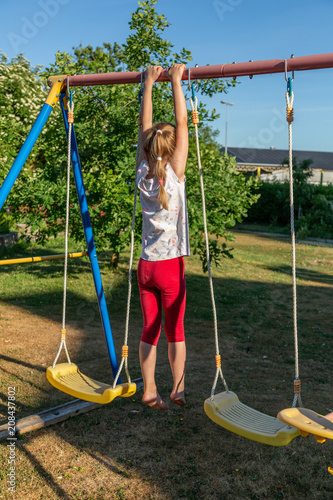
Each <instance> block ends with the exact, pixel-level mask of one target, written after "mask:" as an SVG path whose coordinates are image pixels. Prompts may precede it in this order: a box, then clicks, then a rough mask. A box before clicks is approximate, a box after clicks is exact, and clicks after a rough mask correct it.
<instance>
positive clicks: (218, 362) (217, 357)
mask: <svg viewBox="0 0 333 500" xmlns="http://www.w3.org/2000/svg"><path fill="white" fill-rule="evenodd" d="M215 362H216V368H221V355H220V354H217V355H216V356H215Z"/></svg>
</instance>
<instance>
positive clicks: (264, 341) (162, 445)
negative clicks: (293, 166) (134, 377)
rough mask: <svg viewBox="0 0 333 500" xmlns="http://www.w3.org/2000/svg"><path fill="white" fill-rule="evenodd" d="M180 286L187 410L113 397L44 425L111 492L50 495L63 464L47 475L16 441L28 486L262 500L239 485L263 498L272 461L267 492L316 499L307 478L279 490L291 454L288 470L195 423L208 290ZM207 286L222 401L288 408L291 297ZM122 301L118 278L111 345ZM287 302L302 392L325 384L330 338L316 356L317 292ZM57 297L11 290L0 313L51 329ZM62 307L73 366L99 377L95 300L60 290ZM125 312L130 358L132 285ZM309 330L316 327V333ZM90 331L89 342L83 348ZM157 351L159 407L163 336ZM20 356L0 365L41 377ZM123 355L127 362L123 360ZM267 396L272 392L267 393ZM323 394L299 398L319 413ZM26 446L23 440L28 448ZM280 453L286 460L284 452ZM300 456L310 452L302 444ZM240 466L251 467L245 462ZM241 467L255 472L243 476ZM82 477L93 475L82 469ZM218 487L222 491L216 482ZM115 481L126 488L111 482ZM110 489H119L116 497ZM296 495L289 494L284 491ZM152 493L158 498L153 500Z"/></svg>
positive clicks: (199, 284)
mask: <svg viewBox="0 0 333 500" xmlns="http://www.w3.org/2000/svg"><path fill="white" fill-rule="evenodd" d="M52 267H53V266H52ZM288 269H290V268H288V266H285V268H282V271H281V268H276V269H273V270H274V271H277V272H286V273H287V272H288ZM315 274H316V275H317V281H318V282H322V281H320V280H323V279H324V280H328V276H326V275H324V274H323V273H315ZM186 280H187V311H186V332H187V345H188V369H187V387H188V391H189V396H188V405H187V407H186V408H184V409H183V408H178V407H177V408H174V407H171V408H170V410H169V411H167V412H156V411H155V412H154V410H151V409H149V408H146V407H143V405H142V404H141V402H140V395H139V394H136V395H135V396H134V397H133V398H128V400H125V399H121V398H119V399H117V400H115V402H114V403H113V404H111V405H107V406H105V407H104V408H101V409H99V410H98V411H94V412H91V413H90V414H86V415H84V416H83V415H81V416H78V417H75V419H71V420H68V421H66V423H65V424H63V425H61V426H60V425H56V426H54V427H53V428H52V432H50V431H49V430H48V429H46V430H45V431H44V434H43V439H46V438H47V437H48V436H50V437H49V439H50V440H51V439H52V437H51V436H52V433H56V434H57V436H58V437H59V439H61V440H63V441H65V442H67V443H68V444H70V446H71V447H72V448H73V449H75V451H74V450H73V449H72V452H73V455H74V454H77V455H78V456H82V457H85V456H88V457H90V458H91V459H92V461H93V462H97V463H98V464H99V465H100V466H101V467H102V469H103V471H104V473H105V474H109V476H107V481H108V482H109V481H110V480H112V479H113V480H114V481H115V485H112V488H114V489H113V490H112V491H113V493H112V494H113V495H114V496H113V497H112V496H110V495H109V496H107V494H108V493H105V496H104V497H103V496H100V497H99V496H98V495H103V493H101V492H99V491H98V489H97V486H96V487H95V488H96V489H94V490H92V491H91V492H89V495H90V496H87V495H88V492H84V486H82V487H81V486H80V485H79V483H78V482H76V483H75V484H76V486H77V487H78V490H79V488H81V493H80V491H77V493H75V494H76V495H77V496H75V497H74V496H73V490H70V489H68V490H67V488H71V486H66V487H65V486H59V485H58V483H57V481H56V479H55V478H56V477H57V474H58V472H57V471H58V469H57V467H64V465H61V464H63V463H66V464H67V465H66V467H70V466H69V465H68V464H69V463H70V462H69V458H68V459H67V462H63V459H62V458H61V457H57V456H55V458H54V461H55V464H56V466H52V465H51V464H50V460H49V461H48V463H47V465H46V466H44V465H43V464H42V462H41V460H40V459H37V458H36V456H35V455H34V453H33V451H31V450H32V444H30V445H29V450H27V447H26V446H25V445H24V439H26V438H24V437H23V441H22V452H24V453H25V454H26V457H27V459H28V460H29V461H30V463H31V466H32V467H33V468H34V469H36V470H37V471H38V474H39V476H40V477H41V478H43V480H44V481H45V482H46V484H47V485H48V486H49V487H50V488H51V489H52V491H53V492H54V493H55V494H56V495H58V497H59V498H79V497H80V495H81V498H96V499H97V498H126V496H121V495H122V494H123V493H121V491H122V490H121V488H123V487H124V488H125V489H126V488H128V489H131V487H132V485H134V486H133V488H134V487H135V485H137V484H138V483H137V481H138V480H139V481H140V482H141V483H142V484H146V483H147V482H148V483H149V484H152V485H154V487H156V488H158V491H159V493H156V496H151V497H150V496H148V495H147V496H141V497H140V496H139V497H138V498H147V499H148V498H168V499H173V498H186V499H193V500H198V499H204V500H206V499H208V498H209V499H211V498H212V499H213V498H216V499H217V498H222V496H218V495H217V496H214V492H215V491H216V490H217V489H219V488H222V487H223V498H226V499H231V498H235V496H233V495H234V494H235V493H234V490H233V488H236V491H242V494H243V496H244V495H247V498H266V496H265V495H262V496H261V497H260V496H259V495H258V496H255V495H256V493H255V489H254V490H253V489H252V486H251V485H252V483H251V481H252V482H253V485H254V484H255V483H256V482H257V481H259V482H260V483H261V485H265V486H264V487H265V488H266V484H267V474H266V469H265V467H266V466H265V464H268V463H270V461H272V460H273V461H274V464H275V468H274V472H272V471H271V474H273V477H274V479H273V482H275V484H278V485H279V484H286V483H287V484H286V486H284V495H285V498H294V497H295V495H297V494H298V495H301V496H302V495H305V496H304V498H310V497H311V494H312V493H313V494H319V493H318V492H319V491H320V488H321V487H324V486H325V485H323V482H322V483H321V484H322V485H323V486H320V488H319V487H318V488H319V489H316V488H317V487H316V486H315V484H316V481H315V477H316V475H315V474H312V473H311V471H310V472H309V474H308V476H307V478H306V479H305V480H303V481H304V483H303V486H302V484H301V483H299V484H298V485H297V484H296V482H295V481H294V480H290V481H289V483H288V479H286V477H285V470H286V467H287V465H288V470H290V471H291V472H292V471H294V472H295V473H296V475H297V470H299V468H300V467H302V466H303V465H304V464H303V462H302V458H301V455H297V457H299V458H298V461H297V462H295V463H294V462H292V460H291V459H290V460H289V458H288V457H289V455H288V451H286V450H280V449H275V448H274V449H272V448H268V447H263V446H262V445H259V444H257V443H253V442H248V441H246V440H244V439H241V438H239V437H238V436H235V435H233V434H230V433H228V432H226V431H224V430H223V429H221V428H219V427H218V426H216V425H215V424H213V423H212V422H210V421H209V420H208V419H207V417H206V416H205V414H204V413H203V409H202V405H203V401H204V399H205V397H208V396H209V394H210V389H211V383H212V382H213V378H214V372H215V367H214V354H215V352H214V338H213V335H214V333H213V327H212V318H213V316H212V309H211V301H210V292H209V284H208V280H207V277H204V276H200V275H189V276H187V278H186ZM313 280H314V279H313V278H312V281H313ZM214 287H215V296H216V303H217V309H218V320H219V330H220V332H221V334H220V342H221V347H222V352H223V357H224V364H226V374H225V375H226V378H227V380H229V379H231V380H232V387H231V390H233V389H234V388H235V390H237V391H240V397H242V399H245V400H246V403H247V404H249V405H250V406H253V407H255V408H257V409H258V410H260V411H263V409H264V408H265V410H264V411H265V412H266V413H269V414H272V415H274V414H276V412H277V409H279V408H281V407H285V406H287V405H288V396H289V395H290V396H292V395H291V392H290V393H289V392H288V391H289V389H288V391H286V385H287V384H285V381H283V382H282V379H283V378H288V377H289V378H290V381H292V371H293V367H292V366H290V369H289V367H288V364H291V361H292V360H293V345H292V344H293V332H292V290H291V286H290V285H285V284H272V283H263V282H260V281H257V282H253V281H246V280H245V279H244V280H242V279H239V280H237V279H225V278H215V279H214ZM126 294H127V284H126V276H124V278H123V281H121V282H120V283H119V284H118V285H117V286H116V287H115V288H114V289H111V290H109V291H108V294H107V301H108V307H109V313H110V320H111V327H112V329H113V331H114V330H115V338H116V341H117V343H118V344H119V343H120V341H121V338H122V334H123V333H122V332H123V324H124V321H125V308H126V297H127V296H126ZM299 297H300V301H299V311H300V322H301V323H302V343H301V345H300V353H301V354H302V352H305V353H306V356H309V358H307V359H310V360H311V366H310V367H308V366H305V370H304V371H305V373H306V375H307V376H310V380H311V381H313V379H311V377H313V376H314V375H311V374H312V373H313V372H314V373H319V372H320V374H321V377H322V378H323V379H324V378H325V376H324V374H325V373H326V374H327V376H328V377H329V374H330V369H331V368H330V367H331V353H332V338H331V337H329V336H328V335H327V336H326V337H325V342H326V346H325V349H324V350H323V348H322V341H323V332H325V331H326V330H327V333H329V332H330V328H331V325H332V324H333V317H332V309H331V301H330V298H329V296H328V294H327V288H326V289H325V288H323V287H319V286H318V287H308V286H305V285H304V286H303V285H300V286H299ZM61 298H62V294H61V292H57V293H33V294H32V295H30V296H27V295H26V294H25V293H23V291H22V290H20V291H18V293H16V294H15V295H8V296H7V298H6V301H5V302H7V303H13V304H15V307H19V308H22V309H27V310H29V312H33V313H34V315H37V316H38V315H39V316H41V317H42V318H47V317H52V318H54V317H57V319H58V320H59V321H60V314H61V312H60V309H61ZM68 308H69V310H68V311H69V316H68V317H69V318H70V319H69V321H70V322H71V321H75V325H76V326H77V327H78V328H79V329H80V330H81V331H82V333H83V335H82V340H81V341H80V345H79V346H78V349H77V352H76V354H75V355H76V356H77V357H78V358H80V359H82V360H84V365H85V366H86V367H88V368H89V369H90V368H91V369H92V371H93V370H94V369H95V368H96V366H97V365H100V372H101V373H103V372H104V369H105V366H106V363H105V354H106V347H105V344H104V339H103V333H102V331H101V329H100V326H98V327H97V325H99V322H100V319H99V312H98V306H97V303H96V301H93V300H89V299H87V298H84V299H83V298H82V296H81V295H80V294H78V293H74V292H72V291H69V293H68ZM316 309H320V310H321V311H324V314H323V316H322V317H320V319H319V322H320V326H321V329H319V330H318V321H316V322H314V318H315V311H316ZM131 311H132V313H131V319H130V340H129V344H130V347H131V345H133V346H135V347H134V349H136V347H137V344H138V341H139V338H140V333H141V322H142V320H141V309H140V302H139V295H138V289H137V285H136V283H134V284H133V300H132V308H131ZM33 320H34V318H32V319H30V321H31V322H33ZM113 325H115V328H114V327H113ZM132 326H133V328H132ZM313 327H316V328H317V329H316V331H314V330H313ZM92 330H93V331H94V332H95V333H94V336H93V338H92V335H91V331H92ZM134 337H135V338H134ZM58 340H59V339H58V338H52V335H51V337H50V341H51V342H52V343H54V351H56V349H57V347H58ZM33 342H34V340H33V339H32V343H33ZM103 346H104V347H103ZM248 348H249V349H248ZM103 349H104V351H103ZM134 349H133V351H134ZM160 349H161V351H160V352H161V353H162V352H163V353H164V354H161V356H160V357H159V359H158V367H157V381H158V383H159V385H161V387H162V395H163V397H168V394H167V390H169V389H170V387H169V385H170V378H171V377H170V368H169V366H168V361H167V358H166V354H165V353H166V350H167V343H166V340H165V338H164V337H163V338H161V340H160ZM133 351H132V352H133ZM98 353H99V354H98ZM101 353H103V362H101V361H100V358H98V355H100V354H101ZM28 356H29V352H28V350H27V351H26V352H25V353H24V358H23V359H22V361H20V359H19V358H18V357H17V355H15V357H14V356H13V357H11V356H10V355H9V354H6V355H5V356H4V361H7V362H12V363H15V365H21V366H22V367H24V368H31V369H33V370H37V371H38V372H44V370H45V367H42V366H40V365H38V364H36V363H29V361H27V359H29V358H28ZM130 356H131V355H130ZM133 356H137V354H135V353H133ZM285 366H287V368H285ZM286 372H287V374H286ZM166 380H167V381H168V382H166ZM27 383H30V382H27ZM291 383H292V382H291ZM42 390H43V389H42ZM273 390H274V391H275V392H272V391H273ZM328 390H329V387H328V384H325V385H323V386H322V387H321V388H320V390H317V388H314V387H313V388H312V387H311V386H310V396H311V398H312V399H313V400H314V402H315V403H316V404H317V405H318V406H320V403H321V399H322V398H323V395H324V396H325V394H326V393H327V391H328ZM50 392H51V393H53V392H56V390H55V389H54V391H52V389H51V391H50ZM287 392H288V394H287V395H286V393H287ZM281 393H285V395H283V394H281ZM327 394H328V393H327ZM327 394H326V396H327ZM39 410H40V408H38V407H35V408H33V407H30V412H33V411H39ZM20 411H22V413H23V412H26V411H28V407H25V408H23V407H22V410H20ZM22 416H23V415H22ZM38 435H39V433H36V435H34V436H36V439H37V438H38ZM27 439H31V437H27ZM33 440H34V437H33V438H32V439H31V443H33ZM37 440H38V439H37ZM290 446H291V449H292V450H293V449H294V445H293V444H291V445H290ZM221 448H222V449H223V452H221ZM310 449H311V450H312V449H313V448H311V445H310ZM36 454H37V452H36ZM248 457H252V458H250V459H249V460H247V458H248ZM258 457H260V464H262V465H261V466H260V468H259V469H258V468H257V465H255V464H257V463H259V462H258V460H259V459H258ZM280 460H281V462H280ZM288 460H289V461H288ZM306 460H309V457H308V455H305V458H304V462H305V461H306ZM58 462H59V463H58ZM73 463H74V462H73ZM212 463H214V464H215V467H216V469H217V470H218V471H219V472H218V474H216V471H215V472H214V470H213V469H214V468H212V467H211V464H212ZM239 464H240V465H239ZM251 464H254V465H255V466H253V467H252V465H251ZM87 467H88V466H87ZM91 467H92V466H91ZM240 468H241V469H242V472H243V474H242V478H240V477H239V475H238V474H237V473H236V472H235V471H239V470H240ZM308 471H309V469H308ZM91 473H92V474H93V473H94V471H93V470H92V469H91ZM217 476H218V477H217ZM236 476H237V477H236ZM92 477H93V476H92ZM222 479H223V484H222V483H221V482H220V481H221V480H222ZM72 481H76V480H75V479H73V480H72ZM120 481H123V482H124V481H125V482H126V483H120ZM215 483H216V484H215ZM295 484H296V486H297V487H295ZM117 485H118V486H117ZM122 485H123V486H122ZM105 487H106V485H105ZM253 487H254V486H253ZM325 487H327V486H325ZM117 488H119V489H118V493H117ZM297 488H298V489H299V488H301V490H298V491H296V490H297ZM145 491H146V490H145ZM273 491H275V490H273V489H272V490H271V493H272V495H273V496H271V498H280V497H279V496H278V495H279V490H278V489H276V491H275V493H273ZM158 494H161V496H160V497H159V496H158ZM142 495H146V493H143V494H142ZM288 495H289V496H288ZM306 495H310V496H308V497H307V496H306ZM244 497H245V496H244ZM281 498H282V497H281Z"/></svg>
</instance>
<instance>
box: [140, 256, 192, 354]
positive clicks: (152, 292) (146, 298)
mask: <svg viewBox="0 0 333 500" xmlns="http://www.w3.org/2000/svg"><path fill="white" fill-rule="evenodd" d="M138 283H139V290H140V300H141V307H142V312H143V323H144V324H143V333H142V337H141V340H142V342H146V343H147V344H151V345H157V342H158V339H159V336H160V333H161V321H162V305H163V309H164V314H165V325H164V329H165V333H166V335H167V338H168V342H182V341H183V340H185V335H184V315H185V302H186V287H185V265H184V259H183V257H178V258H175V259H169V260H161V261H147V260H143V259H140V261H139V266H138Z"/></svg>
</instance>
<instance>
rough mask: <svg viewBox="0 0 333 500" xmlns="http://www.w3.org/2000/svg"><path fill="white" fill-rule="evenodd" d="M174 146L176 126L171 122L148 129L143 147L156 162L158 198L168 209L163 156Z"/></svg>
mask: <svg viewBox="0 0 333 500" xmlns="http://www.w3.org/2000/svg"><path fill="white" fill-rule="evenodd" d="M175 147H176V127H175V126H174V125H172V124H171V123H156V124H155V125H153V127H152V128H151V129H150V130H149V131H148V133H147V136H146V138H145V141H144V143H143V149H144V151H145V153H146V154H147V156H148V158H149V160H150V161H154V162H156V170H155V174H156V176H157V178H158V180H159V183H160V190H159V194H158V199H159V200H160V202H161V205H162V207H163V208H164V209H165V210H168V209H169V205H168V197H167V194H166V191H165V189H164V185H163V183H164V181H165V179H166V172H165V168H164V166H163V160H162V158H163V156H166V155H168V156H171V155H172V153H173V152H174V150H175Z"/></svg>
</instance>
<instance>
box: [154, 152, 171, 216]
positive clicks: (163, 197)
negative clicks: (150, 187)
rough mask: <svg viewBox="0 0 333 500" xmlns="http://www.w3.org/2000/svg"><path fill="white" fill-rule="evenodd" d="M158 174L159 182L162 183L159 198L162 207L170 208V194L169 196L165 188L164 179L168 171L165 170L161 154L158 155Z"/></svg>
mask: <svg viewBox="0 0 333 500" xmlns="http://www.w3.org/2000/svg"><path fill="white" fill-rule="evenodd" d="M156 176H157V178H158V182H159V185H160V190H159V193H158V199H159V200H160V202H161V205H162V207H163V208H164V209H165V210H169V203H168V196H167V194H166V191H165V188H164V181H165V179H166V172H165V168H164V167H163V163H162V157H161V156H158V157H157V163H156Z"/></svg>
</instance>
